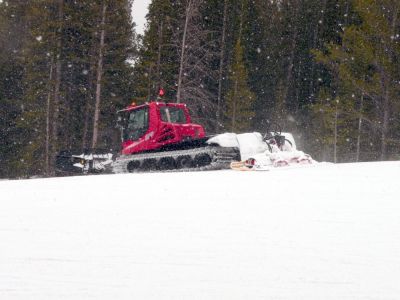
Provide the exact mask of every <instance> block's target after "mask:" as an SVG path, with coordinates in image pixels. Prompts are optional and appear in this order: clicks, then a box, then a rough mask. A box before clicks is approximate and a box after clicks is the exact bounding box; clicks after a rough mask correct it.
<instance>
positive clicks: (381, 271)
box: [0, 162, 400, 300]
mask: <svg viewBox="0 0 400 300" xmlns="http://www.w3.org/2000/svg"><path fill="white" fill-rule="evenodd" d="M399 175H400V162H386V163H360V164H343V165H329V164H326V165H321V166H317V167H306V168H303V169H291V170H283V169H281V170H276V171H272V172H235V171H228V170H227V171H214V172H193V173H161V174H158V173H151V174H127V175H104V176H86V177H69V178H54V179H34V180H20V181H1V182H0V299H7V300H9V299H21V300H22V299H23V300H25V299H41V300H43V299H296V300H297V299H335V300H336V299H399V297H400V284H399V283H400V281H399V279H400V184H399Z"/></svg>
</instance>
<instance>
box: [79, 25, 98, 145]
mask: <svg viewBox="0 0 400 300" xmlns="http://www.w3.org/2000/svg"><path fill="white" fill-rule="evenodd" d="M97 33H98V32H97V31H95V32H94V33H93V41H95V37H96V36H97ZM89 53H90V54H89V55H90V62H89V64H90V66H89V74H88V92H89V95H88V99H86V105H85V121H84V124H83V134H82V150H85V149H86V148H87V147H88V145H89V142H90V140H91V139H90V138H89V137H88V135H89V126H90V125H89V124H90V114H91V110H92V105H93V103H92V101H93V91H92V87H93V79H94V72H95V68H96V56H95V47H94V46H93V47H91V49H90V52H89Z"/></svg>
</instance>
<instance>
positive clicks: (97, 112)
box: [92, 1, 107, 148]
mask: <svg viewBox="0 0 400 300" xmlns="http://www.w3.org/2000/svg"><path fill="white" fill-rule="evenodd" d="M106 11H107V4H106V1H103V7H102V13H101V31H100V47H99V56H98V62H97V76H96V103H95V107H94V119H93V139H92V148H96V145H97V140H98V135H99V117H100V101H101V79H102V76H103V55H104V53H103V52H104V37H105V23H106Z"/></svg>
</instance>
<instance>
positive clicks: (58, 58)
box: [49, 0, 64, 174]
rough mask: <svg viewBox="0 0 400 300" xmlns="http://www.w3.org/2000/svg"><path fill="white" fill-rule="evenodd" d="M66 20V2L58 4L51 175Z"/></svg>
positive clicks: (56, 145) (56, 137) (54, 150)
mask: <svg viewBox="0 0 400 300" xmlns="http://www.w3.org/2000/svg"><path fill="white" fill-rule="evenodd" d="M63 19H64V0H59V2H58V22H59V25H58V29H57V31H58V34H57V49H56V58H55V59H56V70H55V84H54V102H53V116H52V142H51V146H52V147H51V148H52V151H51V152H52V157H51V160H50V162H49V171H50V173H51V174H53V172H54V162H55V159H56V155H57V151H58V150H59V149H58V146H59V145H58V121H59V120H58V118H59V114H60V87H61V75H62V74H61V71H62V70H61V68H62V65H61V54H62V31H63Z"/></svg>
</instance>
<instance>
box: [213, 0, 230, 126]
mask: <svg viewBox="0 0 400 300" xmlns="http://www.w3.org/2000/svg"><path fill="white" fill-rule="evenodd" d="M227 14H228V3H227V0H224V16H223V22H222V37H221V52H220V58H219V75H218V98H217V116H216V117H217V128H216V129H217V132H219V129H220V127H221V126H220V124H221V104H222V103H221V102H222V99H221V98H222V81H223V77H224V61H225V35H226V19H227Z"/></svg>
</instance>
